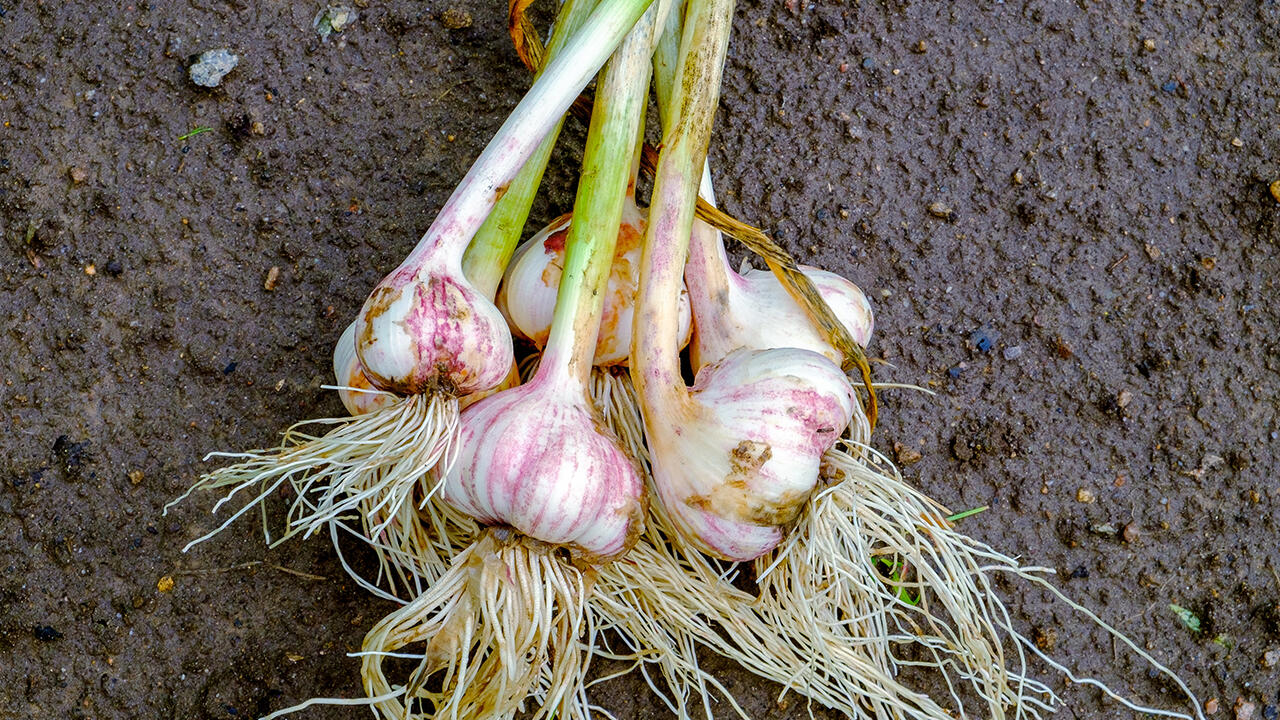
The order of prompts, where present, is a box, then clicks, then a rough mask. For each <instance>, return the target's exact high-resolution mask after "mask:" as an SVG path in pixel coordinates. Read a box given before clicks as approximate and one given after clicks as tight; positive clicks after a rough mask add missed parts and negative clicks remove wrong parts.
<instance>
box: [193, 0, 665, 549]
mask: <svg viewBox="0 0 1280 720" xmlns="http://www.w3.org/2000/svg"><path fill="white" fill-rule="evenodd" d="M650 2H652V0H604V1H603V2H601V4H600V5H599V7H597V8H596V9H595V10H594V11H593V12H592V13H591V16H590V17H589V18H588V19H587V20H586V22H585V23H584V24H583V26H582V27H581V28H580V29H579V30H578V32H576V33H574V34H573V36H572V38H571V39H570V40H569V41H568V42H567V43H566V45H565V47H564V49H563V51H562V52H561V53H559V54H558V55H557V56H556V57H554V58H553V59H552V60H551V61H550V63H548V65H547V67H546V69H545V71H544V72H543V74H542V76H541V77H540V78H538V80H537V81H536V82H534V84H533V86H532V87H531V88H530V89H529V91H528V93H526V94H525V97H524V98H523V99H522V100H521V101H520V103H519V105H517V106H516V108H515V110H514V111H513V112H512V114H511V116H510V117H508V118H507V121H506V122H505V123H503V125H502V127H501V128H499V130H498V132H497V134H496V135H495V136H494V138H493V139H492V140H491V141H490V142H489V144H488V146H486V147H485V150H484V151H483V152H482V153H481V155H480V157H479V158H478V159H477V160H476V162H475V163H474V164H473V165H472V167H471V169H470V170H469V171H468V172H467V174H466V176H465V177H464V178H463V179H462V181H461V182H460V183H459V185H458V187H457V188H456V189H455V190H454V192H453V194H452V195H451V196H450V198H449V200H448V201H447V202H446V203H445V205H444V207H443V208H442V209H441V211H440V213H439V215H437V216H436V219H435V221H434V222H433V223H432V224H431V227H430V228H429V229H428V230H427V232H426V234H425V235H424V236H423V237H422V239H421V240H420V241H419V242H418V244H417V246H416V247H415V248H414V249H413V251H412V252H411V253H410V254H409V256H408V258H407V259H406V260H405V261H404V262H403V263H401V265H400V266H399V267H398V268H396V269H395V270H394V271H392V272H391V273H390V274H389V275H388V276H387V277H386V278H384V279H383V280H382V281H381V282H380V283H379V284H378V286H377V287H375V288H374V290H373V292H372V293H371V294H370V296H369V299H368V300H366V302H365V305H364V307H363V308H362V310H361V312H360V314H359V316H358V317H357V319H356V327H355V349H356V355H357V357H358V359H359V362H360V366H361V368H362V370H363V372H364V374H365V376H366V377H367V379H368V380H369V382H370V384H372V385H373V386H374V387H375V388H377V389H379V390H383V391H386V392H390V393H394V394H396V395H400V396H403V397H404V399H403V400H401V401H399V402H396V403H393V404H389V405H388V406H386V407H383V408H381V409H379V410H377V411H375V412H371V413H368V414H365V415H361V416H359V417H357V418H355V419H352V420H322V421H319V422H320V423H321V424H323V425H334V426H335V427H333V428H332V429H330V430H329V431H328V432H327V433H325V434H323V435H321V436H316V435H311V434H307V433H303V432H301V431H299V430H297V429H291V430H290V431H289V432H288V433H286V435H285V440H284V442H283V443H282V445H281V447H280V448H278V449H275V450H260V451H254V452H250V453H243V454H233V455H230V457H234V458H237V459H239V460H240V462H238V463H236V464H234V465H231V466H229V467H224V468H222V469H220V470H216V471H214V472H212V473H210V474H208V475H206V476H204V477H202V478H201V479H200V480H199V481H198V482H197V483H196V485H195V486H194V487H193V488H192V490H195V489H197V488H200V489H217V488H230V490H229V492H228V494H227V495H226V496H225V497H224V498H223V499H222V500H221V501H220V502H218V503H217V504H216V505H215V506H214V510H215V511H216V510H217V509H218V508H220V507H221V505H222V504H223V503H225V502H227V501H229V500H230V499H231V498H233V497H234V496H235V495H237V494H239V493H240V492H242V491H244V490H246V489H250V488H255V489H257V490H258V494H257V495H256V496H255V497H254V498H253V500H252V501H251V502H250V503H248V504H247V505H245V506H244V507H243V508H241V509H240V510H239V511H237V512H236V513H234V514H233V515H232V516H231V517H230V518H228V519H227V520H226V521H225V522H224V523H223V524H222V525H220V526H219V527H218V528H216V529H215V530H213V531H212V532H210V533H208V534H206V535H204V536H202V537H201V538H198V539H197V540H195V541H193V542H192V543H191V544H189V545H188V546H187V547H188V548H189V547H191V545H194V544H195V543H198V542H201V541H203V540H205V539H207V538H209V537H212V536H213V535H214V534H216V533H217V532H218V531H220V530H221V529H222V528H224V527H226V526H227V525H228V524H230V523H231V522H234V521H235V519H236V518H238V517H239V516H240V515H242V514H244V513H245V512H247V511H248V510H249V509H250V508H251V507H252V506H253V505H256V504H258V503H259V502H261V501H262V500H263V499H265V498H266V497H269V496H270V495H271V494H272V493H274V492H275V490H276V489H277V488H279V487H280V486H281V485H282V484H284V483H285V482H289V483H290V484H292V485H293V486H294V488H295V489H296V490H297V491H298V495H297V496H296V500H295V501H294V503H293V505H292V506H291V507H290V510H289V515H288V529H287V531H286V533H285V535H284V537H289V536H291V535H294V534H298V533H302V534H304V535H309V534H311V533H313V532H317V531H319V530H321V529H323V528H324V527H325V526H326V525H327V524H328V523H329V522H330V521H333V520H336V519H338V518H340V517H343V516H344V515H346V514H348V513H351V512H353V511H356V510H357V509H360V510H361V511H362V512H365V513H366V515H367V516H375V515H376V516H380V517H383V518H385V520H383V521H382V522H381V523H380V524H379V525H378V526H376V527H375V528H373V532H374V535H375V536H377V535H380V534H381V533H383V532H384V531H386V530H387V529H388V527H389V524H390V523H391V522H392V519H393V518H394V517H396V516H397V515H398V514H399V511H400V508H401V507H402V506H403V505H404V503H405V502H406V501H408V499H409V498H410V497H411V495H412V494H413V492H414V489H415V487H416V486H417V485H418V483H419V482H420V481H422V480H424V479H425V478H426V476H427V474H428V472H429V471H430V470H431V469H432V468H433V467H435V465H436V464H438V463H442V462H443V463H444V464H445V465H446V466H447V465H448V464H449V463H450V462H451V460H452V457H453V455H454V454H455V452H456V440H457V434H458V413H459V406H458V401H457V398H458V396H459V395H466V394H469V393H473V392H478V391H482V390H486V389H489V388H492V387H494V386H496V385H497V384H498V383H500V382H501V381H502V380H503V379H504V378H505V377H507V375H508V373H509V372H510V370H511V369H512V367H513V365H514V363H513V355H512V349H511V336H510V333H509V332H508V330H507V328H506V323H505V321H504V320H503V318H502V315H501V313H499V312H498V310H497V308H495V307H494V306H493V303H492V302H491V301H490V300H489V298H488V297H486V296H485V294H484V293H483V292H482V291H480V290H478V289H477V288H476V287H474V286H473V285H472V284H471V283H470V282H469V281H468V280H467V278H466V277H465V275H464V274H463V272H462V256H463V253H464V251H465V248H466V246H467V244H468V242H469V241H470V240H471V238H472V237H473V236H474V235H475V233H476V230H477V229H478V228H479V227H480V226H481V224H482V223H483V222H484V220H485V218H486V217H487V216H488V214H489V212H490V211H491V210H492V209H493V207H494V204H495V203H496V202H497V200H498V199H499V198H501V197H502V195H503V194H504V193H505V192H506V190H507V188H508V187H509V185H510V183H511V181H512V179H513V178H514V177H515V175H516V173H517V172H518V171H519V169H520V168H521V166H522V165H523V164H524V162H525V161H526V160H527V159H528V158H529V156H530V155H531V154H532V153H533V152H534V150H535V148H536V146H537V145H538V144H539V143H540V142H541V141H542V139H543V138H544V137H545V136H546V135H547V134H548V133H549V132H550V130H551V129H552V128H553V127H554V126H555V125H556V124H557V123H558V122H559V119H560V117H561V116H563V115H564V112H565V111H566V110H567V109H568V107H569V105H570V104H571V103H572V102H573V100H574V98H575V97H577V95H578V93H579V92H580V91H581V90H582V88H583V87H585V86H586V84H587V82H588V80H590V78H591V77H592V75H594V74H595V72H596V70H598V69H599V68H600V66H601V65H603V63H604V61H605V60H606V59H607V58H608V56H609V55H610V54H611V53H612V51H613V49H614V48H615V47H616V46H617V44H618V43H619V42H621V40H622V38H623V37H624V36H625V35H626V33H627V32H628V31H629V30H630V29H631V27H632V26H633V25H634V24H635V22H636V20H637V19H638V18H639V17H640V16H641V15H642V14H643V13H644V11H645V9H646V8H647V7H648V5H649V4H650ZM213 456H227V455H226V454H219V453H214V454H213ZM190 492H191V491H188V493H187V494H190ZM182 497H186V495H183V496H182ZM181 499H182V498H178V500H181ZM178 500H175V501H174V502H177V501H178ZM424 502H425V500H424ZM171 504H172V503H171ZM281 539H283V538H281ZM375 539H376V537H375V538H371V540H375ZM268 540H270V535H269V534H268Z"/></svg>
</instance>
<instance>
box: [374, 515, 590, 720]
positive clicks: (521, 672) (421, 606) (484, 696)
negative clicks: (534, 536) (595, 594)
mask: <svg viewBox="0 0 1280 720" xmlns="http://www.w3.org/2000/svg"><path fill="white" fill-rule="evenodd" d="M591 590H592V579H591V577H590V574H589V572H584V571H581V570H579V569H577V568H575V567H574V566H572V565H571V564H569V563H568V562H566V561H565V559H564V558H562V557H560V556H558V555H557V554H556V553H555V552H554V551H553V549H552V548H550V547H549V546H543V545H541V544H539V543H537V542H536V541H530V540H528V539H527V538H519V537H516V536H514V534H513V533H510V532H509V531H503V530H497V529H490V530H487V531H485V532H484V533H483V534H482V535H481V537H480V539H479V540H478V541H477V542H476V544H474V545H472V546H471V547H469V548H467V549H466V550H464V551H463V552H462V553H461V554H459V555H458V556H457V558H455V560H454V563H453V565H452V566H451V567H450V568H449V570H448V571H447V572H446V573H445V574H444V575H443V576H442V577H441V578H440V579H439V581H438V582H436V583H435V584H434V585H432V586H431V587H429V588H428V589H427V590H426V591H425V592H424V593H423V594H421V595H419V596H418V597H417V598H416V599H415V600H413V601H412V602H410V603H409V604H408V605H405V606H404V607H403V608H400V609H399V610H397V611H395V612H394V613H392V614H391V615H388V616H387V617H386V618H384V619H383V620H382V621H381V622H379V623H378V624H377V625H376V626H375V627H374V628H373V629H372V630H370V631H369V634H368V635H366V636H365V641H364V647H363V653H362V655H363V662H364V664H363V668H362V671H361V675H362V677H363V678H364V687H365V691H366V693H367V694H368V695H369V697H370V698H379V699H378V700H377V701H375V702H372V705H373V709H374V712H375V714H377V715H378V716H379V717H381V718H385V719H386V720H416V719H419V718H422V719H425V718H434V717H443V718H455V719H458V720H465V719H471V718H474V719H475V720H481V719H482V718H484V719H487V718H511V717H514V716H515V714H516V713H518V712H521V711H523V710H524V709H525V701H526V699H527V698H530V697H533V698H535V699H537V700H538V701H539V703H538V706H537V707H536V708H534V709H532V715H531V717H532V718H533V719H534V720H537V719H539V718H543V717H551V716H555V717H565V718H586V717H588V716H589V715H590V705H589V704H588V702H587V699H586V692H585V687H586V676H587V671H588V668H589V667H590V660H591V656H592V654H591V651H590V648H592V647H594V645H595V641H596V638H595V635H596V632H597V631H596V623H595V621H594V620H593V618H592V615H591V613H590V611H589V608H588V606H587V598H588V597H590V595H591ZM419 643H425V648H424V650H423V651H422V653H421V655H420V657H421V661H420V662H419V664H418V667H417V668H416V669H415V670H414V671H413V672H412V673H410V675H409V677H408V678H407V679H406V680H405V681H404V682H401V683H393V682H392V681H391V680H390V679H388V677H387V674H386V670H385V669H384V667H383V661H384V659H385V658H386V657H388V656H389V655H395V654H396V651H397V650H400V649H401V648H404V647H407V646H410V645H414V644H419Z"/></svg>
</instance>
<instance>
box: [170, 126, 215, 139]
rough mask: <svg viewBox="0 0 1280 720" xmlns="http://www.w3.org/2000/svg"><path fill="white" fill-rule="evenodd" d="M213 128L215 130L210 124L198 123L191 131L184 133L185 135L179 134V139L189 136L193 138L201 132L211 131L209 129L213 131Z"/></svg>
mask: <svg viewBox="0 0 1280 720" xmlns="http://www.w3.org/2000/svg"><path fill="white" fill-rule="evenodd" d="M211 130H213V128H211V127H209V126H207V125H197V126H195V127H193V128H191V132H189V133H186V134H184V135H179V136H178V139H179V140H186V139H187V138H192V137H195V136H196V135H199V134H201V133H207V132H209V131H211Z"/></svg>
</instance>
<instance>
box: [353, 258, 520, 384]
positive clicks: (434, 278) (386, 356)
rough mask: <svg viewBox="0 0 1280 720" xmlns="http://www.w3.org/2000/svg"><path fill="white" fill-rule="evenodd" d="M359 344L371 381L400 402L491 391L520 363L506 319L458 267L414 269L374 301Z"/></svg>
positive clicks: (389, 281) (361, 322)
mask: <svg viewBox="0 0 1280 720" xmlns="http://www.w3.org/2000/svg"><path fill="white" fill-rule="evenodd" d="M413 259H414V256H410V260H413ZM355 336H356V337H355V340H356V342H355V346H356V354H357V356H358V357H359V360H360V364H361V366H362V367H363V368H364V372H365V374H366V375H367V376H368V378H369V381H370V382H371V383H372V384H373V385H374V386H375V387H377V388H379V389H381V390H387V391H389V392H394V393H396V394H398V395H421V394H427V393H433V392H434V393H444V394H446V395H452V396H455V397H459V396H462V395H467V394H470V393H473V392H477V391H480V390H487V389H489V388H492V387H494V386H496V385H498V383H500V382H502V380H503V379H504V378H505V377H506V376H507V374H508V372H509V371H510V369H511V365H512V362H513V360H514V354H513V351H512V347H511V333H510V332H509V331H508V330H507V324H506V321H505V320H503V318H502V313H500V312H498V309H497V308H496V307H494V305H493V303H492V302H490V301H489V300H488V299H487V298H486V297H484V295H483V294H481V293H480V292H479V291H477V290H476V289H475V288H474V287H472V285H471V283H470V282H468V281H467V279H466V277H464V276H463V273H462V269H461V266H460V265H459V264H458V262H457V261H456V260H455V261H453V262H447V261H444V260H436V259H433V258H430V257H428V258H427V259H426V261H425V262H423V263H422V264H420V265H415V264H411V263H410V261H406V263H405V264H404V265H401V266H400V267H399V268H397V269H396V270H395V271H394V272H392V273H391V274H390V275H388V276H387V277H386V278H384V279H383V280H382V282H380V283H378V286H377V287H376V288H374V290H373V292H372V293H371V294H370V295H369V299H368V300H366V301H365V304H364V307H363V308H362V309H361V311H360V315H359V317H358V318H357V320H356V330H355Z"/></svg>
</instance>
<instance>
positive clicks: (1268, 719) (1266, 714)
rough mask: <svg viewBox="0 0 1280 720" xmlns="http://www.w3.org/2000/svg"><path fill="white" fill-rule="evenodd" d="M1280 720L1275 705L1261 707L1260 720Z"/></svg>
mask: <svg viewBox="0 0 1280 720" xmlns="http://www.w3.org/2000/svg"><path fill="white" fill-rule="evenodd" d="M1278 719H1280V708H1278V707H1276V706H1275V705H1263V706H1262V720H1278Z"/></svg>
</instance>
